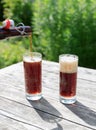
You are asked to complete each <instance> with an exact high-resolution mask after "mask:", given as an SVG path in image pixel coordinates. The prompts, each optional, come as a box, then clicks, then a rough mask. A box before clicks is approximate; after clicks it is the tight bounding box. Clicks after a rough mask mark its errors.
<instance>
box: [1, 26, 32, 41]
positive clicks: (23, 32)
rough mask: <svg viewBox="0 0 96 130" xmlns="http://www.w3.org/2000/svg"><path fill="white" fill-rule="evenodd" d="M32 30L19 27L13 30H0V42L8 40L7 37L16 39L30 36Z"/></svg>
mask: <svg viewBox="0 0 96 130" xmlns="http://www.w3.org/2000/svg"><path fill="white" fill-rule="evenodd" d="M31 33H32V30H31V27H30V26H23V27H22V26H19V27H15V28H13V29H4V28H0V40H2V39H5V38H9V37H16V36H27V35H31Z"/></svg>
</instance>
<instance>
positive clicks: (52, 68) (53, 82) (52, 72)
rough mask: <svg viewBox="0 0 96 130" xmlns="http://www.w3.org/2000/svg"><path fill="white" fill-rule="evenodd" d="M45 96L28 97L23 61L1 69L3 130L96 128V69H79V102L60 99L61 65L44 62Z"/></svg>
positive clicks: (0, 104)
mask: <svg viewBox="0 0 96 130" xmlns="http://www.w3.org/2000/svg"><path fill="white" fill-rule="evenodd" d="M42 84H43V98H42V99H41V100H39V101H34V102H32V101H28V100H26V97H25V86H24V75H23V64H22V62H20V63H17V64H14V65H12V66H9V67H6V68H4V69H1V70H0V130H96V70H93V69H87V68H83V67H79V68H78V80H77V102H76V103H75V104H72V105H64V104H62V103H60V102H59V64H58V63H55V62H49V61H43V81H42Z"/></svg>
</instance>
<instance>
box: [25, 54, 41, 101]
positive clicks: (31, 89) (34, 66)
mask: <svg viewBox="0 0 96 130" xmlns="http://www.w3.org/2000/svg"><path fill="white" fill-rule="evenodd" d="M23 66H24V78H25V91H26V98H27V99H28V100H39V99H40V98H41V97H42V55H41V53H38V52H27V53H26V54H24V56H23Z"/></svg>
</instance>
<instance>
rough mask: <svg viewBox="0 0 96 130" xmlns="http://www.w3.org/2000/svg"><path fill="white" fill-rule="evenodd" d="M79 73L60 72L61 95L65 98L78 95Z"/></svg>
mask: <svg viewBox="0 0 96 130" xmlns="http://www.w3.org/2000/svg"><path fill="white" fill-rule="evenodd" d="M76 79H77V72H75V73H63V72H60V95H61V96H64V97H69V98H70V97H73V96H75V95H76Z"/></svg>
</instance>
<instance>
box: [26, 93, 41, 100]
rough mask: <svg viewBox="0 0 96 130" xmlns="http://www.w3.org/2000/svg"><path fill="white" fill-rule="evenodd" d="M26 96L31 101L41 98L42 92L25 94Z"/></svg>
mask: <svg viewBox="0 0 96 130" xmlns="http://www.w3.org/2000/svg"><path fill="white" fill-rule="evenodd" d="M26 98H27V99H28V100H32V101H35V100H39V99H41V98H42V94H41V93H38V94H28V93H27V94H26Z"/></svg>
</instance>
